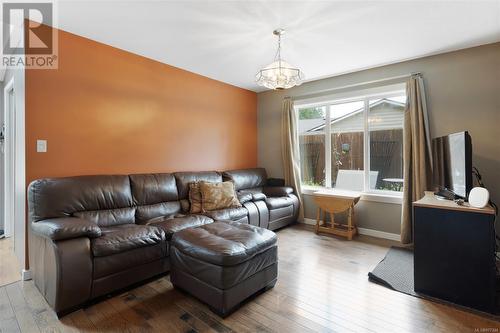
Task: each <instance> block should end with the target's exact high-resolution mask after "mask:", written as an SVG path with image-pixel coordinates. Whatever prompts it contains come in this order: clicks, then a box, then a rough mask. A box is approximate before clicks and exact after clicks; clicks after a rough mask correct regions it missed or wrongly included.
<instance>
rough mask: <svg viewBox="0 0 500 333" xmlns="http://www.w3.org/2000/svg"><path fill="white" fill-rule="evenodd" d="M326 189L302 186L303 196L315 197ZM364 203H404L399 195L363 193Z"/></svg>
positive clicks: (401, 195)
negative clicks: (315, 194) (318, 192)
mask: <svg viewBox="0 0 500 333" xmlns="http://www.w3.org/2000/svg"><path fill="white" fill-rule="evenodd" d="M324 189H325V187H320V186H302V194H304V195H313V194H314V192H316V191H320V190H324ZM361 200H362V201H372V202H381V203H392V204H399V205H400V204H401V203H402V202H403V194H402V193H401V194H399V193H380V192H379V193H377V192H361Z"/></svg>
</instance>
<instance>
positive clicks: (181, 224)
mask: <svg viewBox="0 0 500 333" xmlns="http://www.w3.org/2000/svg"><path fill="white" fill-rule="evenodd" d="M213 221H214V220H213V219H211V218H210V217H207V216H203V215H187V216H176V217H163V218H161V217H160V218H155V219H152V220H149V221H148V222H146V223H147V225H151V226H155V227H158V228H161V229H162V230H163V231H164V232H165V237H166V239H167V240H170V239H171V238H172V235H173V234H174V233H175V232H178V231H180V230H183V229H186V228H194V227H199V226H201V225H205V224H208V223H212V222H213Z"/></svg>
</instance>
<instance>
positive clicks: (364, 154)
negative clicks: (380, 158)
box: [363, 98, 370, 192]
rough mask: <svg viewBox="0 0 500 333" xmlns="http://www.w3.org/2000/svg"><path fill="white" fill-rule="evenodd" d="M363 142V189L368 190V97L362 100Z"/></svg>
mask: <svg viewBox="0 0 500 333" xmlns="http://www.w3.org/2000/svg"><path fill="white" fill-rule="evenodd" d="M364 102H365V103H364V111H363V114H364V135H363V138H364V144H363V148H364V149H363V161H364V162H363V164H364V168H363V169H364V176H365V177H364V186H363V188H364V191H365V192H368V191H369V190H370V133H369V128H368V117H369V114H368V112H369V109H370V103H369V100H368V98H365V100H364Z"/></svg>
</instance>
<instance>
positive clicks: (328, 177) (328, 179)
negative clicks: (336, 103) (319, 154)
mask: <svg viewBox="0 0 500 333" xmlns="http://www.w3.org/2000/svg"><path fill="white" fill-rule="evenodd" d="M325 186H326V187H332V135H331V115H330V105H327V106H326V117H325Z"/></svg>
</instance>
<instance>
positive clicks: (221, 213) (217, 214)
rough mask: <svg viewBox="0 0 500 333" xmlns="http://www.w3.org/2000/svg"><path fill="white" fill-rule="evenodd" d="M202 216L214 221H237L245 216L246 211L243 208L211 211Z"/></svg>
mask: <svg viewBox="0 0 500 333" xmlns="http://www.w3.org/2000/svg"><path fill="white" fill-rule="evenodd" d="M203 214H204V215H206V216H208V217H211V218H212V219H214V220H232V221H234V220H239V219H242V218H244V217H245V216H247V214H248V211H247V209H246V208H245V207H232V208H226V209H219V210H213V211H211V212H205V213H203Z"/></svg>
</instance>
